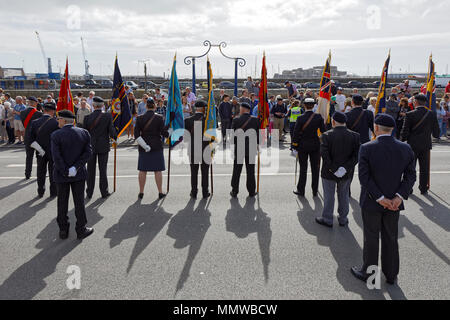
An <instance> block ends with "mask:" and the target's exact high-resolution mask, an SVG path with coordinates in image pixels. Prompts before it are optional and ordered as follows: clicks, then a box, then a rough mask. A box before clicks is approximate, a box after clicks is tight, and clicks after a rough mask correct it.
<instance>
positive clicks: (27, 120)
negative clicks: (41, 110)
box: [23, 108, 37, 129]
mask: <svg viewBox="0 0 450 320" xmlns="http://www.w3.org/2000/svg"><path fill="white" fill-rule="evenodd" d="M36 111H37V110H36V109H35V108H33V109H32V110H31V111H30V112H29V113H28V115H27V117H26V118H25V120H24V122H23V126H24V127H25V129H26V128H27V127H28V124H29V123H30V120H31V118H32V117H33V114H35V113H36Z"/></svg>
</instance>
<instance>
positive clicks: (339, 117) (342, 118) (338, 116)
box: [333, 111, 347, 123]
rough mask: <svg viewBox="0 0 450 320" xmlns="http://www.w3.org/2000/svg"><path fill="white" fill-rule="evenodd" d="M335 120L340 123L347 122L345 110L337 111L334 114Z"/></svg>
mask: <svg viewBox="0 0 450 320" xmlns="http://www.w3.org/2000/svg"><path fill="white" fill-rule="evenodd" d="M333 120H334V121H336V122H339V123H347V116H346V115H345V113H343V112H340V111H336V112H335V113H334V114H333Z"/></svg>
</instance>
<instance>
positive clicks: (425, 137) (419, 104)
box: [401, 94, 440, 194]
mask: <svg viewBox="0 0 450 320" xmlns="http://www.w3.org/2000/svg"><path fill="white" fill-rule="evenodd" d="M426 104H427V97H426V96H425V95H424V94H418V95H416V96H415V97H414V107H415V110H413V111H410V112H408V113H406V117H405V122H404V124H403V130H402V132H401V140H402V141H407V142H408V144H409V145H410V146H411V148H412V149H413V151H414V156H415V159H416V162H417V161H419V167H420V176H419V189H420V192H421V193H422V194H427V193H428V189H429V188H430V185H429V180H430V150H431V148H432V142H431V135H433V137H435V138H439V134H440V130H439V123H438V121H437V117H436V114H435V113H433V112H431V111H429V110H428V109H427V108H426V107H425V106H426ZM411 192H412V190H411Z"/></svg>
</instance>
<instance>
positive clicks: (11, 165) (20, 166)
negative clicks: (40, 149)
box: [6, 164, 37, 168]
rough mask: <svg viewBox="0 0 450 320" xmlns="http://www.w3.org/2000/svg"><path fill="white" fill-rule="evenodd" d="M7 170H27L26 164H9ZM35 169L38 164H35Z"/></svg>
mask: <svg viewBox="0 0 450 320" xmlns="http://www.w3.org/2000/svg"><path fill="white" fill-rule="evenodd" d="M6 167H7V168H25V164H8V165H7V166H6ZM33 167H34V168H37V164H33Z"/></svg>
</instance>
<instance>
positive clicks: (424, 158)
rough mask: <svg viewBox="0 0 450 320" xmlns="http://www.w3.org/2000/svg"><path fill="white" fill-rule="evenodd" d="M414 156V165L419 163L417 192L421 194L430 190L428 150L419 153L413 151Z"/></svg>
mask: <svg viewBox="0 0 450 320" xmlns="http://www.w3.org/2000/svg"><path fill="white" fill-rule="evenodd" d="M414 156H415V158H416V165H417V162H419V169H420V174H419V190H420V191H422V192H425V191H428V189H429V188H430V186H429V183H428V182H429V180H430V150H424V151H420V152H416V151H414Z"/></svg>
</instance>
